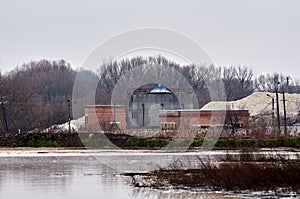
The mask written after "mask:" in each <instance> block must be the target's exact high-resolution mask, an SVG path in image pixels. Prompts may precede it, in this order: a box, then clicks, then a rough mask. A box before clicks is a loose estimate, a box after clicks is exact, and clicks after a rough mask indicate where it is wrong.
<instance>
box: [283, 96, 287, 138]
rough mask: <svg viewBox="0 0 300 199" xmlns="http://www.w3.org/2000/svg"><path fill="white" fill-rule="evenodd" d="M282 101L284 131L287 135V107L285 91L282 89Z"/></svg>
mask: <svg viewBox="0 0 300 199" xmlns="http://www.w3.org/2000/svg"><path fill="white" fill-rule="evenodd" d="M282 101H283V118H284V133H285V136H287V126H286V107H285V94H284V91H282Z"/></svg>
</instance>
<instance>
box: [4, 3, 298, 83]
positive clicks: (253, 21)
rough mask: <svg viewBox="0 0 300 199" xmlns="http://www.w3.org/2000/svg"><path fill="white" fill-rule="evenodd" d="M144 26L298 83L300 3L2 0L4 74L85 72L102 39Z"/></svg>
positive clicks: (219, 59)
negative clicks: (45, 66) (62, 67)
mask: <svg viewBox="0 0 300 199" xmlns="http://www.w3.org/2000/svg"><path fill="white" fill-rule="evenodd" d="M141 27H161V28H168V29H172V30H175V31H179V32H181V33H183V34H185V35H187V36H189V37H191V38H193V39H194V40H195V41H197V42H198V43H199V44H200V45H202V46H203V47H204V48H205V49H206V51H207V53H208V54H209V56H210V57H211V58H212V60H213V61H214V62H215V63H216V64H217V65H222V66H223V65H226V66H230V65H244V66H248V67H250V68H252V69H253V70H254V72H255V73H256V75H258V74H260V73H267V72H269V73H273V72H282V73H285V74H287V75H290V76H292V77H296V78H300V55H299V53H300V38H299V35H300V0H195V1H192V0H190V1H182V0H181V1H176V0H163V1H162V0H151V1H141V0H118V1H117V0H105V1H103V0H85V1H75V0H26V1H24V0H19V1H18V0H0V30H1V32H0V35H1V37H0V61H1V63H0V69H1V71H2V72H7V71H9V70H11V69H12V68H14V67H15V66H16V65H20V64H22V63H23V62H29V61H31V60H40V59H43V58H46V59H55V60H56V59H65V60H66V61H68V62H70V63H71V64H72V66H73V67H80V66H81V65H82V64H83V62H84V60H85V59H86V57H87V56H88V55H89V53H90V52H91V51H93V50H94V49H95V48H96V47H97V46H98V45H99V44H100V43H101V42H103V41H105V40H106V39H108V38H110V37H111V36H113V35H116V34H118V33H120V32H124V31H126V30H131V29H134V28H141Z"/></svg>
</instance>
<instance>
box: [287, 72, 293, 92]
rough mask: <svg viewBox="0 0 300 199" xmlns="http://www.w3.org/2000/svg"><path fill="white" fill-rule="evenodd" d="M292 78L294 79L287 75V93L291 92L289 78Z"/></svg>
mask: <svg viewBox="0 0 300 199" xmlns="http://www.w3.org/2000/svg"><path fill="white" fill-rule="evenodd" d="M290 79H292V78H291V77H290V76H287V77H286V85H287V88H286V89H287V90H286V92H287V93H289V92H290V85H289V80H290Z"/></svg>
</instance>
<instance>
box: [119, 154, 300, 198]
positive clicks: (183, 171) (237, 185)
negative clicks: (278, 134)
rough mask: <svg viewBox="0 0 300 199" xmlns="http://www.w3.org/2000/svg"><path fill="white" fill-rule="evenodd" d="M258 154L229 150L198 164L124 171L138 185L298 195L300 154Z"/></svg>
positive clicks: (288, 195)
mask: <svg viewBox="0 0 300 199" xmlns="http://www.w3.org/2000/svg"><path fill="white" fill-rule="evenodd" d="M274 155H275V156H272V157H270V156H265V155H264V156H258V155H257V154H255V153H252V152H244V153H240V154H239V155H233V154H232V153H228V154H227V155H226V156H224V157H223V158H222V159H221V160H218V161H217V162H214V161H212V159H211V160H205V161H204V160H203V159H202V158H200V157H199V158H198V162H199V164H198V167H197V168H180V166H178V165H180V163H179V164H178V162H177V163H175V164H173V165H170V166H169V167H168V168H161V169H158V170H156V171H153V172H149V173H145V174H125V175H128V176H131V177H132V184H133V185H134V186H135V187H139V188H145V187H149V188H154V189H163V190H165V189H168V190H169V189H175V190H176V189H184V190H207V191H210V190H214V191H226V192H234V193H248V194H250V195H251V194H252V193H254V192H259V193H261V194H265V193H268V196H269V197H271V198H275V197H276V198H277V197H279V198H281V197H300V154H299V153H298V154H297V155H296V157H293V158H284V157H283V156H281V155H280V154H276V153H275V154H274Z"/></svg>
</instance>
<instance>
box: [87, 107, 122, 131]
mask: <svg viewBox="0 0 300 199" xmlns="http://www.w3.org/2000/svg"><path fill="white" fill-rule="evenodd" d="M114 125H117V126H118V128H120V129H125V128H126V107H125V106H122V105H115V106H114V105H90V106H87V107H85V127H86V130H88V131H100V130H110V129H111V128H112V127H113V126H114Z"/></svg>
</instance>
